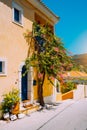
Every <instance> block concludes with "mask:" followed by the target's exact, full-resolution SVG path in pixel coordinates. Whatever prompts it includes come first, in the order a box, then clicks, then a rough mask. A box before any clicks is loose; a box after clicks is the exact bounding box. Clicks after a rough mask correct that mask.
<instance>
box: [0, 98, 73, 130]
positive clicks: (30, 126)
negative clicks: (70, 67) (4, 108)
mask: <svg viewBox="0 0 87 130" xmlns="http://www.w3.org/2000/svg"><path fill="white" fill-rule="evenodd" d="M74 102H75V101H74V100H72V99H68V100H65V101H61V102H58V103H57V104H56V105H54V106H53V107H51V108H49V107H48V109H43V110H41V111H36V112H34V113H31V114H29V115H26V116H25V117H24V118H22V119H17V120H15V121H10V122H8V123H7V122H6V121H2V120H1V121H0V130H39V129H40V128H41V127H42V126H43V125H45V124H46V123H47V122H49V121H50V120H51V119H53V118H54V117H55V116H57V115H58V114H60V113H61V112H63V111H64V110H65V109H67V108H68V107H69V106H70V105H72V104H73V103H74Z"/></svg>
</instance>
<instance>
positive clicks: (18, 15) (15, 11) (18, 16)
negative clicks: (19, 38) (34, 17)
mask: <svg viewBox="0 0 87 130" xmlns="http://www.w3.org/2000/svg"><path fill="white" fill-rule="evenodd" d="M12 18H13V22H15V23H17V24H20V25H23V9H22V8H21V7H20V6H19V5H18V4H16V3H15V2H12Z"/></svg>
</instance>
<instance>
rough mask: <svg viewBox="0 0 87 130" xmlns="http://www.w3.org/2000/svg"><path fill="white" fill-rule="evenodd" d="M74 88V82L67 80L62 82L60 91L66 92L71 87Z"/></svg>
mask: <svg viewBox="0 0 87 130" xmlns="http://www.w3.org/2000/svg"><path fill="white" fill-rule="evenodd" d="M75 88H76V84H75V83H73V82H72V81H67V82H66V83H64V84H63V85H62V87H61V92H62V93H66V92H69V91H71V90H73V89H75Z"/></svg>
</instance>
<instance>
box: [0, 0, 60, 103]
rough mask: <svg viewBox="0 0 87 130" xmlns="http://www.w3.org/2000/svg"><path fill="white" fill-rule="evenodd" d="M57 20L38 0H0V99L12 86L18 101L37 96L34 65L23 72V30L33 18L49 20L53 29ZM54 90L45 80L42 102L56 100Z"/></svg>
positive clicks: (24, 47)
mask: <svg viewBox="0 0 87 130" xmlns="http://www.w3.org/2000/svg"><path fill="white" fill-rule="evenodd" d="M58 20H59V18H58V17H57V16H56V15H55V14H53V13H52V12H51V11H50V10H49V9H48V8H47V7H46V6H45V5H44V4H43V3H42V2H41V1H40V0H0V102H1V101H2V95H3V94H4V93H7V92H8V91H10V90H11V89H12V88H13V87H15V88H18V89H19V90H20V98H21V101H23V100H28V99H29V100H30V102H31V103H33V102H34V101H36V100H37V99H38V94H37V84H35V73H34V70H33V68H31V69H30V71H29V73H28V74H27V76H25V77H23V76H22V74H23V73H24V71H25V67H24V65H25V62H24V61H25V59H26V57H27V53H28V45H27V43H26V40H25V39H24V36H23V34H24V33H25V32H26V30H27V29H29V30H30V31H32V24H33V22H34V21H37V22H39V23H41V24H45V23H49V25H50V27H52V29H53V30H54V25H55V23H56V22H57V21H58ZM56 94H57V91H56V88H55V87H53V86H52V85H50V84H49V83H48V81H45V85H44V100H45V102H49V101H56ZM57 99H58V95H57Z"/></svg>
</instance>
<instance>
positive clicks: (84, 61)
mask: <svg viewBox="0 0 87 130" xmlns="http://www.w3.org/2000/svg"><path fill="white" fill-rule="evenodd" d="M73 59H74V60H75V61H76V62H77V63H78V64H80V65H83V66H84V67H87V53H85V54H80V55H74V56H73Z"/></svg>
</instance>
